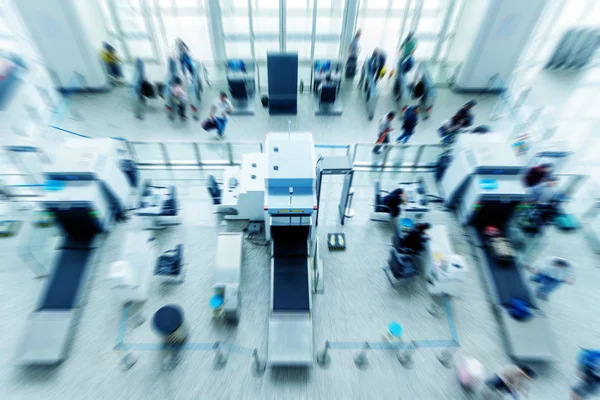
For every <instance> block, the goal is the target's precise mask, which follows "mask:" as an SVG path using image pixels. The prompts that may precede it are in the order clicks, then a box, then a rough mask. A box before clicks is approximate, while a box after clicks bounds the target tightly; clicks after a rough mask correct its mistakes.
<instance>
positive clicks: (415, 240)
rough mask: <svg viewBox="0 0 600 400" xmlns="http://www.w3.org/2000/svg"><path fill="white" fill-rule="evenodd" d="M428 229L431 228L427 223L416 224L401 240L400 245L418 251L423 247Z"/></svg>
mask: <svg viewBox="0 0 600 400" xmlns="http://www.w3.org/2000/svg"><path fill="white" fill-rule="evenodd" d="M429 229H431V224H429V223H418V224H416V225H415V226H414V227H413V228H412V229H411V230H410V232H408V234H407V235H406V236H405V237H404V239H403V240H402V246H403V247H404V248H406V249H409V250H412V251H414V252H415V253H420V252H421V251H422V250H423V249H424V248H425V246H424V244H425V241H426V240H427V239H428V238H429V236H428V235H427V231H428V230H429Z"/></svg>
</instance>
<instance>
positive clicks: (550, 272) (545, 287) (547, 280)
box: [531, 257, 575, 300]
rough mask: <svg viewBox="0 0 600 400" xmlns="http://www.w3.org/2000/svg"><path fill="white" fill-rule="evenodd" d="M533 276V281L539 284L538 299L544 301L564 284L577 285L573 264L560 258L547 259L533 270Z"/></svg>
mask: <svg viewBox="0 0 600 400" xmlns="http://www.w3.org/2000/svg"><path fill="white" fill-rule="evenodd" d="M531 271H532V272H533V276H532V277H531V281H533V282H535V283H537V284H538V285H539V286H538V289H537V291H536V294H537V297H538V298H540V299H543V300H547V299H548V295H550V293H552V292H553V291H555V290H556V289H558V287H559V286H560V285H562V284H563V283H568V284H570V285H572V284H574V283H575V274H574V272H573V266H572V265H571V263H570V262H569V261H567V260H565V259H563V258H559V257H547V258H544V259H543V260H541V261H540V262H538V263H537V264H536V265H535V266H534V267H532V268H531Z"/></svg>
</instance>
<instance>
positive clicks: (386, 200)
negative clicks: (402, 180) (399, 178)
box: [382, 188, 406, 226]
mask: <svg viewBox="0 0 600 400" xmlns="http://www.w3.org/2000/svg"><path fill="white" fill-rule="evenodd" d="M382 202H383V204H384V205H385V206H386V207H387V208H389V209H390V215H391V217H392V221H393V223H394V226H396V225H397V220H398V217H399V216H400V212H401V211H402V210H401V209H400V206H401V205H402V204H406V193H404V190H403V189H401V188H398V189H395V190H394V191H392V192H391V193H390V194H388V195H386V196H384V197H383V199H382Z"/></svg>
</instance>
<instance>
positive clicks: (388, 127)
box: [373, 111, 396, 154]
mask: <svg viewBox="0 0 600 400" xmlns="http://www.w3.org/2000/svg"><path fill="white" fill-rule="evenodd" d="M394 118H396V113H395V112H394V111H390V112H389V113H387V114H385V115H384V116H383V118H381V119H380V120H379V126H378V127H377V144H376V145H375V147H373V153H375V154H379V153H381V148H382V147H383V145H384V144H386V143H389V142H390V137H389V135H390V132H391V131H393V130H394V128H392V121H394Z"/></svg>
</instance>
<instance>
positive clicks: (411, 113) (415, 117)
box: [396, 106, 419, 144]
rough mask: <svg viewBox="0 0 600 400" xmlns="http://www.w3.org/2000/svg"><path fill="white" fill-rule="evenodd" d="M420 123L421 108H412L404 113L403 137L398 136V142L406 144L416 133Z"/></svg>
mask: <svg viewBox="0 0 600 400" xmlns="http://www.w3.org/2000/svg"><path fill="white" fill-rule="evenodd" d="M418 123H419V106H411V107H408V108H407V109H406V111H404V118H403V120H402V130H403V132H402V135H400V136H398V138H397V139H396V141H397V142H400V143H402V144H406V143H407V142H408V141H409V139H410V138H411V136H412V135H414V133H415V127H416V126H417V124H418Z"/></svg>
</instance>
